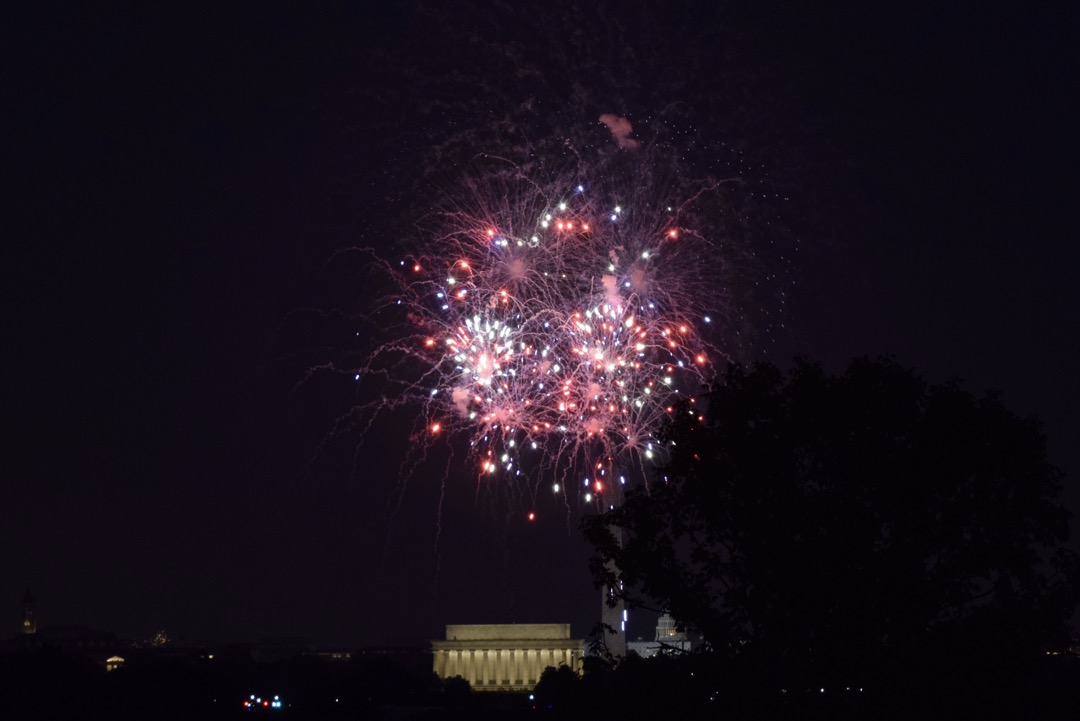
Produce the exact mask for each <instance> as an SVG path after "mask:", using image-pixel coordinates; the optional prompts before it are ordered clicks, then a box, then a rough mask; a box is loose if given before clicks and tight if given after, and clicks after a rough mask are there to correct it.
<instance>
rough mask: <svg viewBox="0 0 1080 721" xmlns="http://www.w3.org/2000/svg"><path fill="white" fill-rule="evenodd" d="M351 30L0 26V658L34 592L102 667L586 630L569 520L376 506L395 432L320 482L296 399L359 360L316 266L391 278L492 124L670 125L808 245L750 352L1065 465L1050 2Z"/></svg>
mask: <svg viewBox="0 0 1080 721" xmlns="http://www.w3.org/2000/svg"><path fill="white" fill-rule="evenodd" d="M353 5H355V7H351V8H348V9H333V10H331V9H321V10H310V9H309V8H307V7H303V6H300V5H297V6H295V7H291V8H288V9H284V5H282V6H281V7H276V6H269V7H268V6H259V7H258V8H257V9H256V5H254V4H253V5H252V6H251V9H249V10H248V11H244V10H240V9H235V8H233V9H222V8H220V7H214V6H208V7H207V8H204V9H201V10H196V9H194V8H192V9H188V10H184V9H179V8H177V9H173V10H169V11H162V10H160V9H158V8H151V7H147V8H146V9H140V10H132V9H127V10H102V9H100V8H96V9H95V8H82V9H74V8H71V7H62V6H57V7H48V6H46V5H44V4H41V3H27V4H24V5H23V6H22V7H11V6H7V7H6V8H5V10H4V11H3V14H4V17H3V19H2V21H0V25H2V26H3V28H4V30H3V31H2V32H3V34H4V38H3V42H2V46H3V50H2V51H0V52H2V53H3V62H2V70H0V73H2V75H0V77H2V88H3V90H2V92H3V96H4V102H3V107H4V111H3V113H2V116H3V121H2V122H3V132H2V140H0V142H2V143H3V153H2V158H3V167H4V171H5V172H4V175H5V176H6V178H7V182H6V183H5V185H6V187H7V190H6V191H5V193H4V197H3V204H2V207H3V225H2V236H3V241H2V244H0V248H2V250H0V254H2V255H0V258H2V265H0V267H2V269H3V270H2V272H3V278H4V281H3V283H2V284H0V286H2V293H3V302H4V308H5V312H4V316H3V324H4V325H3V327H4V330H3V338H4V339H5V341H6V342H5V351H6V352H5V353H4V354H3V364H4V373H3V378H4V383H3V397H2V401H0V403H2V405H0V407H2V408H3V417H4V420H5V426H6V428H7V431H6V433H5V435H4V438H5V444H4V452H3V455H2V456H0V558H2V559H3V564H2V565H0V634H3V633H5V632H4V631H3V629H5V628H7V629H10V631H11V632H14V631H15V630H16V628H17V623H18V619H19V602H20V600H21V597H22V594H23V591H24V589H25V587H26V586H27V585H29V587H30V588H31V589H32V590H33V592H34V594H35V596H36V597H37V598H38V601H39V616H40V618H41V622H42V624H46V625H47V624H50V623H56V624H59V623H80V624H86V625H90V626H92V627H95V628H102V629H107V630H113V631H116V632H118V633H119V634H121V635H124V636H126V637H131V638H141V637H145V636H148V635H150V634H151V633H152V632H153V631H154V630H156V629H158V628H167V629H169V630H170V631H172V632H173V633H174V634H177V635H184V636H187V637H189V638H193V639H204V640H242V639H256V638H260V637H264V636H305V637H309V638H311V639H314V640H315V641H317V642H322V643H339V644H350V645H351V644H360V643H382V642H393V643H398V642H407V641H417V640H423V639H428V638H433V637H436V635H437V634H439V633H440V629H441V625H442V624H445V623H461V622H466V623H467V622H511V621H518V622H530V621H571V622H572V623H573V624H574V631H575V633H576V634H579V635H580V634H584V633H586V632H587V631H588V630H589V627H590V625H591V623H592V621H593V620H594V618H595V615H596V611H597V605H598V595H597V592H596V591H594V590H593V589H592V587H591V584H590V581H589V578H588V574H587V572H586V569H585V555H586V548H585V547H584V545H583V543H582V542H581V541H580V540H579V539H578V537H577V533H576V531H575V530H573V528H574V527H575V524H576V520H573V519H570V520H569V521H568V520H567V519H566V517H565V516H560V514H559V511H558V508H557V507H552V508H550V509H545V508H541V509H539V510H540V512H541V516H542V519H541V520H542V521H544V522H542V523H535V524H523V523H521V518H520V516H519V515H518V514H517V512H516V511H514V510H506V509H505V508H504V507H503V506H502V505H501V504H499V503H497V502H495V501H493V500H491V499H488V498H486V497H485V495H484V493H483V492H478V491H477V488H476V485H475V482H474V481H470V480H469V478H468V476H467V475H466V476H464V479H463V478H462V477H460V476H457V475H455V474H454V473H453V472H451V473H449V474H448V475H447V477H446V480H445V481H443V480H441V479H442V477H443V475H444V474H443V465H445V462H444V461H443V460H441V459H439V458H435V459H433V464H432V465H433V467H432V468H430V469H428V470H422V471H421V472H418V473H416V474H414V477H413V478H412V479H411V480H410V481H409V482H408V483H407V484H405V485H402V484H401V483H399V482H398V480H397V476H398V468H399V466H400V463H401V461H402V459H403V458H404V457H405V453H406V450H407V448H406V445H407V442H406V440H407V439H406V438H405V437H404V436H403V434H400V433H397V432H396V431H397V429H399V428H402V427H404V421H405V420H407V419H404V418H401V417H396V418H395V417H392V416H390V417H385V418H384V419H382V420H381V421H380V423H381V424H384V425H380V426H378V427H377V428H376V430H375V431H372V433H371V434H370V437H369V438H368V439H367V442H366V443H365V444H364V446H363V448H362V449H361V450H360V451H357V452H355V453H354V452H352V450H349V449H355V447H356V441H357V439H356V438H355V436H354V437H351V438H350V437H345V438H338V439H337V440H336V442H335V443H333V444H331V446H332V447H333V452H327V453H325V454H323V455H319V454H317V452H316V449H317V448H318V446H319V442H320V440H321V439H322V438H323V437H324V436H326V435H327V434H328V433H331V432H332V431H333V428H334V426H335V419H336V418H337V417H338V416H339V414H341V413H342V412H344V411H345V410H347V409H348V407H349V405H350V403H351V402H352V398H351V397H350V396H349V395H348V392H349V391H346V390H345V388H346V387H345V386H344V385H335V384H334V383H310V384H305V383H301V381H302V380H303V378H304V371H305V369H306V368H308V367H310V366H312V365H315V364H318V363H321V362H327V361H330V360H333V359H335V358H341V357H343V356H345V355H347V354H348V353H349V352H352V351H355V350H356V346H355V345H350V343H353V344H355V342H356V341H353V340H351V338H352V336H354V335H355V332H354V331H358V330H359V327H356V328H353V327H352V326H350V324H349V323H347V322H342V321H340V320H336V319H335V317H334V316H333V314H330V317H329V320H327V319H326V318H325V317H324V316H325V312H329V311H332V310H333V309H335V308H345V309H346V310H350V309H351V310H353V311H355V310H358V309H360V310H362V309H363V308H365V307H366V306H367V305H368V304H369V303H370V302H371V300H372V298H371V297H370V294H371V289H370V287H369V286H365V285H364V284H363V283H362V282H360V280H359V279H360V278H361V275H360V274H359V272H358V271H357V269H356V268H355V267H351V266H349V265H348V264H343V263H342V262H341V261H339V260H335V259H334V253H335V251H337V250H339V249H342V248H346V247H349V246H352V245H366V246H371V247H375V248H376V249H378V250H380V251H385V252H387V253H388V254H392V248H393V242H392V237H393V236H392V233H391V229H392V228H395V227H397V225H396V224H398V223H400V222H401V220H402V218H407V217H408V215H409V213H410V212H414V211H415V210H416V209H418V208H421V207H422V206H423V204H424V199H423V198H420V197H418V196H417V193H418V192H420V191H419V189H420V188H422V187H430V185H429V186H425V184H424V182H423V181H422V180H421V179H422V178H425V177H427V176H428V175H430V172H431V169H432V167H433V165H436V166H437V164H438V161H437V160H435V159H434V157H435V155H436V150H438V149H440V148H445V147H451V146H454V144H457V145H458V146H460V145H465V146H470V147H473V148H474V151H475V152H482V151H484V150H486V149H488V146H487V145H486V144H489V143H492V142H495V141H494V140H493V139H492V138H493V134H494V133H495V131H494V130H493V128H496V127H498V126H499V125H500V123H501V122H504V121H506V120H507V119H508V118H509V119H511V120H512V121H513V122H515V123H518V124H519V125H520V126H521V127H523V128H525V130H527V132H529V133H531V134H534V135H543V134H544V133H545V132H548V133H553V134H557V133H558V132H561V131H562V130H563V129H566V128H570V129H576V130H575V132H584V131H580V128H593V127H594V126H596V119H597V117H598V116H599V115H600V114H601V113H606V112H611V113H616V114H618V115H624V116H626V117H627V118H629V119H630V120H631V121H632V122H634V123H635V127H638V128H644V127H647V125H648V123H649V122H651V119H655V118H656V117H658V116H659V115H661V114H662V113H663V112H664V111H665V108H670V107H677V108H679V109H680V110H679V111H678V112H679V113H681V114H680V116H679V117H680V119H681V120H682V121H683V122H685V123H686V125H687V126H688V127H690V126H692V127H693V128H695V133H696V137H695V139H694V142H693V144H692V148H693V149H694V150H693V152H691V153H690V155H691V157H690V158H689V159H688V160H687V166H688V167H689V168H691V169H698V170H700V171H701V172H710V173H712V172H719V170H720V169H721V168H722V167H724V164H725V163H730V164H731V165H732V168H733V169H734V170H735V171H736V172H739V173H747V174H748V176H747V177H749V178H751V179H753V181H754V182H755V183H758V184H759V185H760V187H762V188H764V189H768V190H775V191H777V193H779V194H781V195H783V196H786V197H788V198H789V201H788V202H787V203H776V204H770V203H763V204H762V205H761V206H760V208H759V209H758V210H759V212H760V218H759V219H757V220H755V221H754V222H751V223H750V225H749V230H748V231H747V235H748V237H750V238H754V237H755V233H760V236H759V237H764V236H765V235H768V234H772V233H774V232H775V228H776V227H777V226H780V227H782V228H783V229H784V230H783V233H782V236H783V237H784V238H786V239H787V241H788V242H789V243H790V246H788V247H789V248H792V249H793V248H795V247H797V248H798V254H797V259H796V260H795V261H794V262H791V256H790V254H789V255H788V256H787V257H786V259H785V261H784V262H783V263H782V264H779V265H777V266H776V267H772V268H770V264H772V263H778V260H777V257H776V256H777V254H776V252H775V251H774V252H773V254H772V255H770V254H767V253H763V254H762V256H761V257H762V261H761V262H762V266H763V269H759V270H760V271H761V272H763V273H764V275H765V276H770V277H772V278H773V282H772V286H770V287H769V288H767V289H766V290H765V291H762V293H763V294H764V295H769V296H770V297H772V298H774V299H775V297H776V295H777V294H778V293H779V292H780V291H781V290H782V291H783V292H784V293H786V294H787V296H786V297H787V302H786V304H785V310H784V313H783V322H784V328H785V329H784V331H783V332H782V333H781V332H779V331H778V330H777V329H776V328H772V329H770V332H769V333H761V334H760V338H759V340H758V341H757V343H756V345H755V346H754V347H753V348H751V349H750V350H749V351H748V353H749V355H750V356H751V357H767V358H770V359H773V360H776V361H778V362H783V360H784V359H785V358H788V357H790V356H791V355H793V354H796V353H799V354H803V355H806V356H808V357H810V358H813V359H818V360H821V361H822V362H823V363H825V364H826V366H827V367H829V368H830V369H833V370H840V369H842V368H843V367H844V365H845V364H846V363H847V361H849V360H850V359H851V358H853V357H855V356H858V355H871V356H875V355H878V354H882V353H889V354H891V355H892V356H894V357H895V358H896V359H897V360H899V361H900V362H901V363H904V364H906V365H910V366H912V367H915V368H917V369H918V370H920V371H921V372H923V373H924V374H925V376H926V377H927V378H928V379H929V380H932V381H943V380H946V379H949V378H952V377H959V378H963V379H965V381H966V386H967V387H968V388H969V389H970V390H973V391H981V390H983V389H985V388H996V389H999V390H1000V391H1001V392H1002V393H1003V396H1004V399H1005V401H1006V403H1007V404H1008V405H1009V406H1010V407H1012V408H1013V409H1015V410H1016V411H1018V412H1020V413H1022V414H1025V415H1027V414H1031V415H1036V416H1038V417H1040V418H1042V419H1043V421H1044V423H1045V428H1046V432H1047V435H1048V438H1049V447H1050V454H1051V458H1052V460H1053V461H1054V462H1055V463H1057V464H1058V465H1059V466H1060V467H1062V468H1063V469H1064V470H1066V471H1067V472H1068V473H1069V474H1070V475H1071V476H1073V477H1075V476H1076V474H1077V473H1078V472H1080V455H1078V453H1080V452H1078V451H1077V444H1076V439H1077V437H1078V435H1080V422H1078V421H1077V414H1076V412H1075V409H1076V408H1077V407H1078V406H1080V391H1078V384H1077V382H1076V379H1075V373H1076V369H1077V368H1078V367H1080V340H1078V334H1077V330H1078V328H1077V322H1076V320H1075V313H1076V311H1077V309H1080V290H1078V288H1077V284H1076V282H1075V269H1074V263H1075V260H1076V258H1077V255H1078V254H1077V251H1076V242H1077V240H1078V233H1077V230H1078V223H1077V220H1076V213H1075V209H1074V202H1075V200H1074V198H1075V195H1076V192H1077V190H1078V189H1080V188H1078V184H1077V182H1076V165H1077V161H1078V159H1080V157H1078V156H1080V153H1078V152H1077V150H1078V141H1077V138H1076V132H1075V131H1076V128H1077V127H1080V122H1078V121H1080V118H1078V117H1077V112H1076V110H1075V108H1074V107H1073V106H1074V105H1075V103H1074V99H1075V97H1076V94H1077V77H1080V76H1078V74H1077V69H1078V66H1077V62H1076V60H1077V58H1076V51H1075V49H1074V47H1073V46H1074V39H1075V37H1076V36H1077V31H1080V22H1078V19H1080V18H1078V14H1077V11H1075V10H1066V9H1062V8H1059V7H1057V5H1058V4H1055V3H1048V4H1046V6H1043V5H1042V4H1036V5H1035V6H1032V5H1030V4H1028V5H1025V6H1024V7H1023V8H1021V7H1020V6H1015V7H1012V8H1002V9H998V10H990V9H988V8H987V7H985V5H984V4H979V3H958V4H950V3H884V4H877V3H874V4H873V5H876V6H878V7H877V8H876V9H874V10H872V11H870V10H867V9H866V8H865V7H864V5H866V4H865V3H857V2H839V3H836V4H832V5H831V6H830V9H829V10H821V9H818V8H814V9H807V8H800V7H798V6H800V5H801V4H799V3H786V2H780V1H776V2H766V3H762V4H759V5H758V8H757V9H755V10H753V11H739V10H735V9H726V8H724V7H716V6H715V4H713V3H694V2H689V3H682V4H677V5H675V6H673V7H671V8H663V9H661V8H656V7H652V5H653V4H652V3H648V2H625V3H595V4H590V7H589V8H585V9H580V8H576V7H575V4H574V3H570V2H553V3H543V4H540V3H536V4H531V3H522V4H521V5H518V4H516V3H513V4H511V3H508V4H505V5H500V4H492V5H490V6H484V5H475V6H468V7H467V8H466V9H464V10H461V11H450V10H448V9H443V8H442V4H441V3H427V4H425V3H416V2H406V3H401V4H393V3H390V4H386V6H378V7H374V6H371V5H370V4H368V3H355V4H353ZM389 6H392V7H389ZM719 148H725V149H728V150H725V151H724V152H730V153H733V155H730V156H723V154H722V153H721V152H720V151H719ZM695 153H696V154H695ZM440 157H441V156H440ZM732 157H737V158H738V160H737V161H731V158H732ZM725 158H727V160H725ZM439 172H440V173H442V182H443V183H452V182H454V180H455V179H456V175H455V174H456V173H459V170H458V169H457V168H456V167H455V166H454V165H453V164H451V165H450V166H449V167H445V168H441V169H439ZM440 464H442V465H440ZM444 484H445V485H444ZM1070 484H1071V485H1070V486H1069V489H1068V491H1067V500H1068V502H1069V504H1070V507H1071V508H1072V509H1073V511H1074V512H1076V511H1078V510H1080V493H1078V492H1077V489H1076V483H1075V481H1070ZM443 490H445V502H444V503H443V504H442V505H441V507H440V497H441V496H442V493H443ZM568 526H569V528H570V529H571V530H568ZM1078 532H1080V529H1078V528H1077V526H1076V524H1075V523H1074V535H1077V533H1078ZM1073 545H1074V546H1075V545H1076V544H1075V542H1074V544H1073ZM3 619H8V620H7V621H4V620H3ZM639 631H640V632H642V633H648V629H644V630H642V629H639Z"/></svg>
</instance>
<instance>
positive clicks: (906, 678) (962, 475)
mask: <svg viewBox="0 0 1080 721" xmlns="http://www.w3.org/2000/svg"><path fill="white" fill-rule="evenodd" d="M704 401H705V402H704V403H699V404H693V403H689V402H688V403H686V404H684V406H682V407H681V408H677V409H675V410H674V413H673V421H672V423H671V426H670V428H669V431H668V434H667V437H666V438H665V440H667V441H668V442H669V443H670V446H671V451H672V455H671V461H670V463H669V465H668V467H667V468H665V469H664V475H662V476H661V477H660V478H659V479H658V480H657V481H656V483H654V484H653V485H652V487H651V488H649V489H647V490H641V491H637V492H634V493H631V494H629V495H628V497H627V499H626V502H625V503H624V504H623V505H621V506H620V507H618V508H615V509H613V510H611V511H609V512H607V513H604V514H600V515H597V516H592V517H589V518H586V519H585V520H584V522H583V528H584V530H585V533H586V535H587V537H588V538H589V540H590V541H591V542H592V544H593V545H594V547H595V556H594V558H593V559H592V560H591V568H592V571H593V574H594V577H595V578H596V579H597V582H598V583H604V584H612V583H613V581H615V580H616V578H615V577H614V576H617V577H618V580H621V581H622V582H623V586H622V587H623V589H624V590H623V593H624V595H625V597H626V600H627V601H628V602H630V603H634V604H639V605H650V606H653V607H665V608H667V609H669V610H670V611H671V612H672V614H673V615H674V616H675V618H676V619H677V620H678V621H679V622H680V623H681V624H683V625H685V626H688V627H692V628H694V629H696V630H698V631H700V632H701V633H702V634H703V635H704V637H705V638H706V639H707V641H708V642H709V644H710V647H711V649H712V650H713V651H714V652H718V653H725V654H729V655H731V656H732V657H738V658H740V659H742V660H743V662H745V663H747V664H749V665H750V666H751V667H753V668H754V669H755V672H756V673H757V675H758V678H760V679H763V680H764V681H765V682H766V685H767V686H769V685H771V686H776V687H784V688H796V689H799V690H804V689H806V688H810V687H815V688H817V687H844V688H849V687H869V688H874V689H879V690H881V689H885V690H886V692H888V693H892V692H894V691H897V690H899V689H901V688H904V687H911V686H912V685H915V686H917V687H919V688H927V687H928V686H927V685H928V684H933V683H936V682H939V681H941V680H942V679H946V678H947V679H948V684H950V688H953V689H958V688H960V687H964V688H967V687H968V686H972V685H985V684H986V683H987V682H988V681H989V682H993V681H994V680H1001V678H1004V677H1007V678H1008V679H1009V681H1010V682H1011V683H1012V682H1015V680H1016V678H1017V676H1018V675H1023V674H1024V673H1028V672H1029V671H1030V669H1031V668H1032V667H1033V664H1034V662H1035V661H1034V659H1036V658H1037V657H1038V656H1039V655H1040V654H1041V653H1042V652H1043V651H1044V649H1045V648H1046V647H1047V645H1053V644H1058V643H1061V642H1062V640H1063V634H1064V633H1065V630H1066V626H1065V623H1066V619H1067V617H1068V615H1069V612H1070V611H1071V609H1072V608H1073V607H1074V605H1075V602H1076V596H1075V592H1074V589H1075V587H1076V586H1075V580H1076V571H1075V569H1076V567H1077V566H1076V561H1075V558H1074V557H1073V556H1072V555H1071V554H1069V553H1068V552H1067V551H1066V550H1065V549H1064V547H1063V544H1064V542H1065V540H1066V538H1067V534H1068V523H1067V522H1068V514H1067V513H1066V511H1065V510H1064V509H1063V508H1062V506H1061V505H1060V504H1059V502H1058V500H1057V497H1058V493H1059V491H1060V484H1061V480H1062V477H1061V473H1060V472H1059V471H1058V470H1057V469H1056V468H1054V467H1053V466H1052V465H1051V464H1050V463H1049V462H1048V461H1047V458H1046V447H1045V440H1044V437H1043V435H1042V433H1041V430H1040V426H1039V424H1038V423H1037V422H1036V421H1034V420H1031V419H1023V418H1020V417H1018V416H1016V415H1015V414H1013V413H1012V412H1010V411H1009V410H1008V409H1007V408H1005V407H1004V406H1003V405H1002V403H1001V402H1000V400H999V398H998V397H997V396H996V395H994V394H987V395H985V396H983V397H975V396H973V395H971V394H969V393H967V392H965V391H963V390H962V389H961V388H960V387H959V386H958V385H957V384H956V383H947V384H944V385H929V384H927V383H926V382H925V381H923V380H922V379H921V378H920V377H919V376H917V375H916V374H915V373H913V372H912V371H910V370H907V369H904V368H902V367H900V366H899V365H897V364H895V363H894V362H891V361H888V360H880V361H871V360H866V359H863V360H857V361H855V362H854V363H853V364H852V365H851V366H850V368H849V369H848V370H847V371H846V372H845V373H844V374H842V375H839V376H832V375H829V374H827V373H825V372H824V371H823V370H822V369H821V368H820V367H819V366H816V365H813V364H810V363H807V362H802V361H797V362H796V364H795V366H794V368H793V370H792V371H791V372H790V373H787V374H785V373H782V372H781V371H780V370H778V369H777V368H776V367H774V366H772V365H768V364H757V365H753V366H750V367H742V366H737V365H736V366H732V367H730V368H729V369H728V371H727V372H726V374H725V375H724V376H723V377H722V378H721V380H720V382H719V383H718V384H717V385H716V386H715V387H714V388H713V389H711V391H710V392H709V393H708V394H707V396H706V398H705V399H704ZM611 529H620V530H621V532H622V535H623V543H622V544H619V543H617V542H616V540H615V537H614V535H613V533H612V530H611ZM613 569H617V570H613ZM615 585H616V587H618V585H617V584H615ZM999 677H1001V678H999ZM969 681H970V683H968V682H969ZM1013 685H1015V683H1013ZM957 693H960V692H959V691H957Z"/></svg>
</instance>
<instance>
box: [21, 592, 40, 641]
mask: <svg viewBox="0 0 1080 721" xmlns="http://www.w3.org/2000/svg"><path fill="white" fill-rule="evenodd" d="M36 609H37V602H36V601H35V600H34V597H33V596H31V595H30V587H29V586H27V587H26V593H25V594H23V600H22V633H24V634H27V635H32V634H35V633H37V618H36V617H35V616H34V611H35V610H36Z"/></svg>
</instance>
